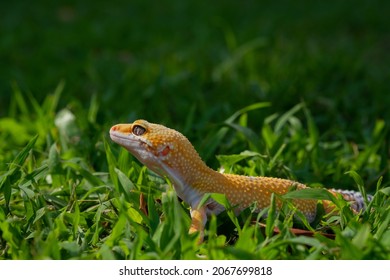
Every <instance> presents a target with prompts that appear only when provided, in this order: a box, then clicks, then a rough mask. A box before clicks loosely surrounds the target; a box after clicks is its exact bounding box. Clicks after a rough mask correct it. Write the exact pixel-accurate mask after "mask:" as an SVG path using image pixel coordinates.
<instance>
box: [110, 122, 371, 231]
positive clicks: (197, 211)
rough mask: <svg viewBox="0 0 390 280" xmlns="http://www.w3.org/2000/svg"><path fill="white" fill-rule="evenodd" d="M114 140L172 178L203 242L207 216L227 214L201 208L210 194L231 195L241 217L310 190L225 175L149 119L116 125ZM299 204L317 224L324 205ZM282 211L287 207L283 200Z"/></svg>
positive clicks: (357, 203) (357, 197)
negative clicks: (293, 190)
mask: <svg viewBox="0 0 390 280" xmlns="http://www.w3.org/2000/svg"><path fill="white" fill-rule="evenodd" d="M110 137H111V139H112V140H113V141H114V142H115V143H117V144H119V145H121V146H123V147H124V148H125V149H127V150H128V151H129V152H130V153H131V154H133V155H134V156H135V157H136V158H137V159H138V160H139V161H140V162H142V163H143V164H144V165H146V166H147V167H148V168H150V169H151V170H153V171H154V172H156V173H158V174H160V175H161V176H167V177H168V178H169V179H170V181H171V182H172V183H173V186H174V188H175V191H176V193H177V195H178V196H179V197H180V198H181V199H183V200H184V201H186V202H187V203H188V204H189V205H190V206H191V218H192V224H191V227H190V233H191V232H196V231H200V233H201V238H202V236H203V229H204V225H205V223H206V221H207V216H208V215H210V214H219V213H220V212H221V211H223V210H224V208H223V207H222V206H221V205H219V204H217V203H215V202H214V201H208V202H207V203H206V204H205V205H202V207H199V202H200V200H201V199H202V197H203V195H204V194H205V193H221V194H225V195H226V197H227V199H228V201H229V203H230V204H231V205H233V206H236V208H235V209H236V212H237V213H239V212H240V211H241V210H243V209H245V208H247V207H249V206H251V205H253V204H254V203H255V204H256V207H257V209H258V210H261V209H264V208H266V207H268V206H269V204H270V197H271V194H272V193H275V194H279V195H283V194H285V193H287V192H288V191H289V190H290V189H291V187H296V188H297V189H303V188H307V187H306V186H305V185H304V184H301V183H297V182H294V181H291V180H287V179H280V178H270V177H251V176H240V175H233V174H221V173H219V172H217V171H215V170H213V169H211V168H209V167H208V166H207V165H206V164H205V163H204V162H203V161H202V159H201V158H200V156H199V154H198V153H197V152H196V150H195V149H194V147H193V146H192V144H191V143H190V141H189V140H188V139H187V138H186V137H185V136H184V135H183V134H181V133H180V132H178V131H176V130H174V129H170V128H167V127H165V126H163V125H160V124H154V123H149V122H147V121H145V120H137V121H135V122H134V123H131V124H117V125H114V126H113V127H112V128H111V129H110ZM329 192H331V193H332V194H336V193H340V194H341V195H342V196H343V197H344V198H345V199H346V200H348V201H353V202H354V203H353V204H352V208H353V209H354V210H355V211H360V210H361V209H362V208H363V207H364V203H363V198H362V196H361V194H360V193H357V192H353V191H341V190H334V189H333V190H329ZM293 203H294V204H295V205H296V207H297V208H298V210H299V211H301V212H302V213H303V214H304V215H305V216H306V218H307V219H308V221H309V222H311V221H313V220H314V219H315V217H316V209H317V203H318V201H316V200H310V199H296V200H294V201H293ZM322 203H323V205H324V208H325V211H326V212H330V211H332V210H333V206H332V204H331V202H330V201H322ZM277 206H278V207H280V206H281V205H280V202H279V201H277Z"/></svg>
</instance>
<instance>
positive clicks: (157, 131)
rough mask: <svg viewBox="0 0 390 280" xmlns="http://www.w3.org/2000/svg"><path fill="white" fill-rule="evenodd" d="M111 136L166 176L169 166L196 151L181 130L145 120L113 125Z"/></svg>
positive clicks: (147, 164)
mask: <svg viewBox="0 0 390 280" xmlns="http://www.w3.org/2000/svg"><path fill="white" fill-rule="evenodd" d="M110 137H111V139H112V140H113V141H114V142H115V143H117V144H119V145H121V146H122V147H124V148H125V149H127V150H128V151H129V152H130V153H131V154H132V155H134V156H135V157H136V158H137V159H138V160H139V161H140V162H141V163H143V164H144V165H146V166H147V167H148V168H150V169H151V170H153V171H154V172H156V173H158V174H160V175H167V174H166V173H167V172H166V170H167V168H169V167H172V164H177V163H179V162H181V161H182V160H183V159H182V157H183V156H185V155H186V154H188V153H193V152H195V154H197V153H196V151H195V150H194V148H193V147H192V145H191V143H190V142H189V141H188V140H187V138H186V137H185V136H184V135H183V134H181V133H180V132H178V131H176V130H174V129H170V128H168V127H165V126H163V125H160V124H154V123H150V122H147V121H145V120H137V121H135V122H133V123H130V124H117V125H114V126H113V127H111V129H110Z"/></svg>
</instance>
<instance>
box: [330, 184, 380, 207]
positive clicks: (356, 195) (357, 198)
mask: <svg viewBox="0 0 390 280" xmlns="http://www.w3.org/2000/svg"><path fill="white" fill-rule="evenodd" d="M331 191H332V192H336V193H339V194H341V195H342V196H343V198H344V199H345V200H346V201H350V202H352V204H351V208H352V209H353V210H354V211H356V212H360V211H361V210H364V209H365V208H366V204H365V202H364V198H363V195H362V194H361V193H360V192H357V191H350V190H338V189H332V190H331ZM372 198H373V196H372V195H370V194H368V195H367V200H368V202H370V201H371V200H372Z"/></svg>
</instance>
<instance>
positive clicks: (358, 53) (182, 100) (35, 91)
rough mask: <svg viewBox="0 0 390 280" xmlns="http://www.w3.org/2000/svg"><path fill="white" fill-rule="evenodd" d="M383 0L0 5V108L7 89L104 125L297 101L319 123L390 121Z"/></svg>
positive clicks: (220, 115) (210, 117) (218, 116)
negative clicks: (95, 111) (57, 103)
mask: <svg viewBox="0 0 390 280" xmlns="http://www.w3.org/2000/svg"><path fill="white" fill-rule="evenodd" d="M387 11H390V4H389V1H362V0H358V1H348V0H347V1H302V0H300V1H231V0H223V1H221V0H217V1H212V2H210V1H177V0H165V1H160V2H150V1H120V0H119V1H42V0H41V1H34V2H31V1H23V0H19V1H2V2H1V4H0V14H1V16H0V32H1V38H0V62H1V67H0V79H1V80H0V96H1V97H0V102H1V103H0V115H1V116H5V115H7V105H8V104H9V102H10V98H11V96H12V94H13V90H14V88H15V86H17V87H19V88H20V89H21V90H22V91H24V92H29V93H31V94H32V95H33V96H34V97H35V98H36V99H37V100H38V101H41V100H43V98H44V97H45V96H46V95H47V94H49V93H51V92H52V91H54V89H55V88H56V86H57V85H58V84H59V83H60V82H61V81H64V82H65V89H64V93H63V94H62V99H61V106H67V105H68V104H70V103H72V102H80V104H83V105H85V106H87V105H88V104H89V102H90V99H91V96H92V95H96V96H97V97H98V100H99V102H100V110H99V117H100V120H101V121H102V122H111V121H114V120H130V119H134V118H138V117H143V118H147V119H152V120H154V121H166V122H168V123H176V124H178V125H180V123H182V122H183V118H184V119H185V116H186V115H187V114H188V111H189V110H190V108H193V109H192V110H194V111H195V112H196V113H197V117H198V121H199V122H202V121H203V122H207V121H214V122H217V121H221V120H224V119H225V118H226V117H228V116H229V115H231V114H232V112H234V111H235V110H237V109H239V108H241V107H243V106H246V105H248V104H250V103H253V102H259V101H270V102H272V109H270V110H271V111H283V110H286V109H288V108H291V107H292V106H293V105H295V104H297V103H299V102H301V101H305V102H306V103H307V104H308V106H309V108H310V109H311V111H312V113H313V115H314V116H315V118H316V120H317V121H318V123H319V125H322V126H324V129H328V128H329V126H330V125H332V126H333V125H339V126H340V129H346V128H348V129H351V126H352V128H353V129H352V131H357V130H361V129H362V128H363V127H365V126H371V125H372V124H373V121H374V120H375V119H377V118H385V119H389V109H388V108H389V104H390V94H389V93H390V83H389V78H390V77H389V73H390V71H389V65H390V59H389V47H390V32H389V26H390V22H389V21H390V20H389V18H390V17H389V16H388V12H387Z"/></svg>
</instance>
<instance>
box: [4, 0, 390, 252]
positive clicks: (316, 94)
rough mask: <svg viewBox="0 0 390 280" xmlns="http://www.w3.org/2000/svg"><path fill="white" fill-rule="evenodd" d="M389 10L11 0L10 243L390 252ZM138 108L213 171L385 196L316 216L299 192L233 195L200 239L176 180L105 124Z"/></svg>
mask: <svg viewBox="0 0 390 280" xmlns="http://www.w3.org/2000/svg"><path fill="white" fill-rule="evenodd" d="M389 10H390V4H389V2H388V1H363V0H357V1H349V0H346V1H322V2H321V1H303V0H300V1H294V2H293V1H287V0H283V1H278V2H275V1H249V0H248V1H241V2H238V1H231V0H228V1H220V0H217V1H213V2H211V3H208V2H207V3H206V2H205V1H178V0H166V1H163V3H151V2H147V1H124V0H122V1H121V0H119V1H115V3H114V2H112V3H111V2H106V1H36V2H34V4H32V3H30V1H23V0H19V1H13V2H6V1H3V2H1V3H0V11H1V12H0V14H1V17H0V30H1V38H0V65H1V67H0V259H48V258H49V259H390V203H389V195H390V170H389V168H390V161H389V155H390V143H389V139H390V132H389V124H390V110H389V108H390V95H389V93H390V83H389V80H390V68H389V65H390V56H389V52H388V49H389V42H390V31H389V28H388V26H390V20H389V17H388V16H387V14H386V12H385V11H389ZM138 118H143V119H146V120H149V121H151V122H157V123H162V124H164V125H166V126H169V127H171V128H175V129H177V130H179V131H181V132H182V133H183V134H185V135H186V136H187V137H188V138H189V139H190V141H191V142H192V143H193V145H194V146H195V148H196V149H197V151H198V152H199V154H200V155H201V157H202V158H203V159H204V161H205V162H206V163H207V164H208V165H209V166H210V167H212V168H214V169H218V168H220V167H221V166H222V167H223V168H224V169H225V172H229V173H235V174H244V175H251V176H274V177H281V178H289V179H294V180H297V181H299V182H303V183H305V184H307V185H309V186H312V187H313V188H322V187H325V188H340V189H351V190H360V191H362V192H363V193H368V194H371V195H373V200H372V202H371V203H369V205H368V208H367V210H366V211H364V212H362V213H361V215H360V216H356V215H353V214H352V213H351V211H350V210H349V208H348V206H347V205H346V204H345V203H343V202H342V201H338V207H339V210H340V211H339V214H338V215H337V216H334V217H325V218H324V219H322V220H317V221H316V222H315V223H314V224H311V225H308V224H301V225H297V224H296V223H295V222H294V219H293V215H292V212H293V208H292V207H289V206H288V201H286V204H287V205H286V207H284V208H283V211H281V212H275V211H274V209H273V207H272V206H271V207H270V208H269V209H266V210H265V211H267V213H268V218H262V217H259V216H258V215H257V214H256V213H252V211H251V209H247V210H246V211H244V213H242V215H240V216H239V217H237V218H236V217H233V216H232V215H231V213H230V212H229V211H227V212H226V213H222V214H221V215H220V216H218V217H211V218H210V220H209V222H208V224H207V226H206V238H205V241H204V242H203V243H202V244H201V245H198V244H197V238H196V236H194V235H188V233H187V232H188V227H189V224H190V216H189V209H188V205H186V204H185V203H184V202H182V201H180V200H178V199H177V197H176V194H175V192H174V191H173V188H172V186H171V184H170V182H169V181H167V180H166V179H164V178H160V177H158V176H156V175H155V174H154V173H152V172H150V171H149V170H148V169H146V168H145V167H144V166H142V165H141V164H140V163H139V162H138V161H137V160H136V159H135V158H134V157H132V156H131V155H130V154H129V153H127V152H126V151H125V150H124V149H123V148H120V147H119V146H118V145H116V144H114V143H112V141H111V140H110V139H109V136H108V131H109V128H110V127H111V126H112V125H113V124H116V123H123V122H132V121H133V120H135V119H138ZM314 195H315V194H314ZM141 196H142V197H144V199H145V202H146V204H147V207H148V215H145V214H144V212H143V211H141V210H140V209H139V206H140V197H141ZM253 219H259V220H260V222H261V223H262V224H264V227H260V226H259V225H258V224H256V223H253V222H251V220H253ZM293 226H294V227H301V228H304V229H306V230H312V231H315V232H316V233H315V234H314V235H313V236H302V235H295V234H293V233H291V232H290V231H289V228H291V227H293ZM276 228H278V229H279V233H278V234H275V229H276ZM321 232H325V233H331V234H332V236H333V237H332V238H328V237H326V236H324V235H323V234H321Z"/></svg>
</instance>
